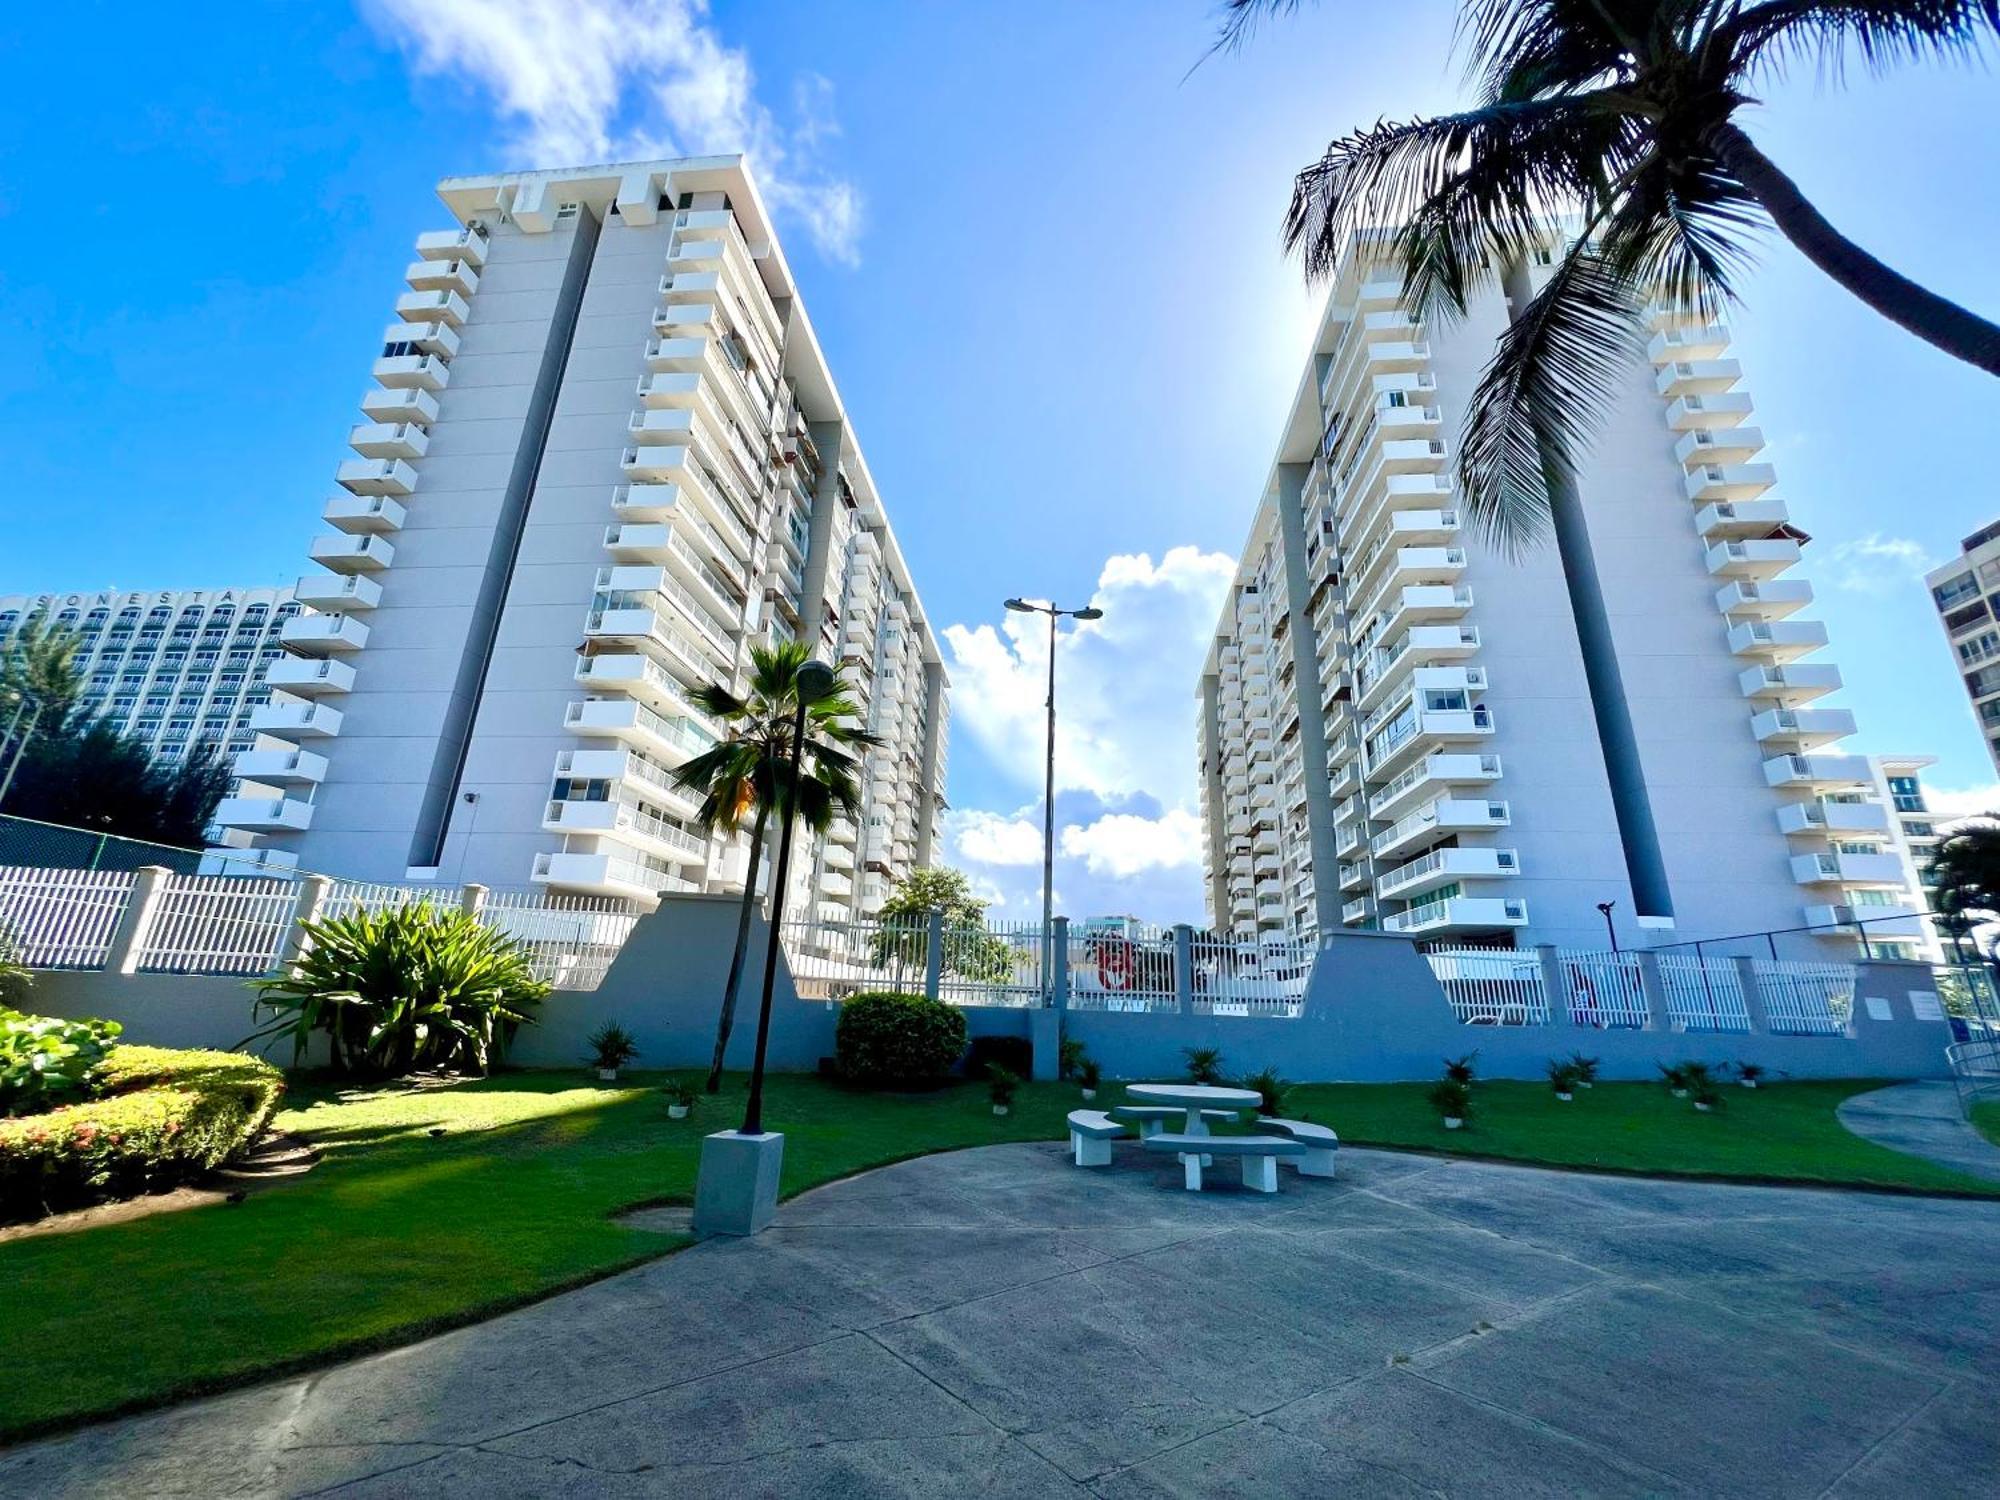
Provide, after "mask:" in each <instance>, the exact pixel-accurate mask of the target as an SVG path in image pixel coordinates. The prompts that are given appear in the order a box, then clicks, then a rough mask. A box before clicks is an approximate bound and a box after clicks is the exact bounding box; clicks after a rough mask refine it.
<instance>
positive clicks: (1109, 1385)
mask: <svg viewBox="0 0 2000 1500" xmlns="http://www.w3.org/2000/svg"><path fill="white" fill-rule="evenodd" d="M1341 1160H1342V1172H1341V1177H1340V1179H1339V1180H1337V1181H1332V1182H1314V1181H1300V1180H1298V1179H1297V1178H1295V1177H1294V1176H1292V1174H1291V1173H1289V1172H1287V1173H1286V1174H1285V1176H1284V1179H1283V1183H1284V1191H1283V1192H1282V1193H1281V1194H1280V1195H1278V1196H1277V1197H1275V1198H1259V1197H1251V1196H1247V1195H1245V1194H1243V1193H1242V1192H1240V1191H1234V1192H1232V1191H1229V1190H1227V1189H1221V1188H1218V1189H1216V1190H1213V1191H1211V1192H1207V1193H1203V1194H1200V1195H1198V1196H1197V1195H1193V1194H1187V1193H1183V1192H1181V1191H1180V1190H1179V1188H1178V1186H1177V1182H1178V1175H1179V1169H1178V1167H1177V1166H1175V1165H1174V1164H1173V1163H1162V1162H1160V1161H1158V1160H1156V1159H1150V1158H1146V1157H1144V1156H1143V1155H1141V1154H1140V1153H1139V1152H1137V1151H1136V1150H1135V1149H1133V1148H1129V1147H1121V1148H1120V1150H1119V1153H1118V1159H1117V1163H1116V1165H1115V1166H1114V1167H1113V1168H1112V1169H1110V1170H1109V1171H1092V1172H1081V1171H1078V1170H1076V1169H1074V1168H1072V1167H1070V1166H1069V1165H1068V1164H1067V1162H1066V1160H1065V1153H1064V1152H1063V1150H1062V1148H1061V1147H1059V1146H1055V1145H1032V1146H995V1147H990V1148H987V1149H985V1150H980V1151H973V1152H965V1153H960V1154H957V1155H952V1156H942V1157H931V1158H927V1159H925V1160H922V1161H915V1162H908V1163H905V1164H903V1165H900V1166H895V1167H889V1168H886V1169H884V1170H882V1171H879V1172H875V1173H871V1174H869V1175H867V1176H863V1177H859V1178H856V1179H854V1180H852V1181H849V1182H845V1183H840V1184H836V1185H834V1186H831V1187H828V1188H824V1189H821V1190H820V1191H818V1192H815V1193H811V1194H808V1195H806V1196H805V1197H803V1198H800V1199H798V1200H796V1201H795V1202H793V1203H791V1204H790V1205H788V1206H787V1207H786V1209H785V1210H784V1213H783V1216H782V1220H781V1226H780V1227H778V1228H776V1229H773V1230H772V1231H771V1232H769V1233H767V1234H765V1235H763V1236H761V1237H760V1238H758V1239H756V1240H754V1241H749V1242H736V1243H726V1242H710V1243H708V1244H704V1245H701V1246H699V1247H697V1248H695V1249H693V1250H690V1251H688V1252H686V1253H684V1254H681V1255H676V1256H673V1257H670V1258H668V1259H666V1260H663V1261H660V1262H657V1263H655V1264H653V1265H650V1266H646V1267H642V1268H641V1269H639V1270H636V1271H632V1272H628V1273H626V1274H624V1275H621V1276H617V1277H614V1278H612V1279H611V1280H608V1281H604V1282H600V1283H598V1284H597V1285H595V1286H592V1287H588V1288H585V1289H583V1290H581V1291H577V1292H573V1293H570V1294H568V1295H566V1296H562V1297H558V1298H553V1299H551V1300H549V1301H547V1302H544V1303H541V1304H538V1305H536V1306H534V1307H530V1308H525V1309H522V1310H521V1311H519V1312H515V1313H512V1314H509V1315H507V1316H505V1317H502V1318H496V1319H494V1320H493V1321H491V1322H488V1323H484V1324H481V1325H480V1326H478V1327H475V1328H469V1329H465V1330H462V1331H460V1332H457V1333H453V1334H448V1335H446V1336H444V1337H441V1338H436V1339H431V1340H429V1341H427V1342H425V1343H422V1344H418V1345H416V1346H414V1347H411V1348H408V1349H404V1350H400V1351H398V1352H395V1353H392V1354H386V1355H380V1356H376V1357H372V1358H369V1359H364V1360H359V1361H356V1362H354V1363H352V1364H347V1365H343V1366H340V1367H338V1368H335V1369H331V1370H328V1371H325V1372H323V1373H322V1374H319V1375H316V1376H312V1377H310V1378H305V1379H296V1380H287V1381H282V1382H279V1383H277V1384H273V1385H268V1386H263V1387H259V1388H257V1389H253V1390H248V1391H243V1392H239V1393H237V1394H234V1395H229V1396H224V1397H219V1398H216V1399H213V1400H210V1401H206V1402H202V1403H198V1404H194V1405H190V1406H185V1407H181V1408H178V1409H175V1410H173V1411H169V1412H164V1413H160V1414H157V1415H153V1416H147V1417H140V1418H135V1419H131V1420H127V1421H123V1422H117V1423H111V1424H107V1425H105V1426H101V1427H97V1428H94V1429H90V1430H88V1431H85V1432H81V1433H78V1434H75V1435H73V1436H70V1437H67V1438H62V1439H58V1440H54V1441H51V1442H47V1443H44V1444H40V1445H37V1446H33V1447H28V1448H24V1449H19V1450H15V1451H13V1452H11V1453H7V1454H4V1455H0V1494H6V1495H10V1496H11V1495H24V1496H26V1495H32V1496H38V1497H40V1496H76V1495H103V1496H113V1495H116V1496H131V1495H141V1494H143V1495H148V1496H159V1495H182V1496H202V1497H209V1496H220V1495H304V1494H318V1493H327V1492H331V1493H335V1494H338V1495H341V1496H343V1497H353V1500H360V1497H378V1496H429V1495H472V1496H478V1497H481V1500H490V1497H504V1496H612V1497H625V1496H652V1495H660V1496H677V1497H703V1496H716V1495H727V1496H736V1495H764V1496H784V1497H788V1500H789V1497H793V1496H864V1495H865V1496H876V1495H910V1496H922V1497H926V1500H933V1497H937V1496H945V1495H949V1496H954V1497H956V1496H960V1495H980V1496H1046V1495H1073V1496H1074V1495H1099V1496H1105V1497H1136V1496H1162V1495H1185V1496H1215V1495H1245V1496H1256V1497H1258V1500H1280V1497H1285V1496H1311V1497H1324V1496H1328V1495H1334V1494H1360V1495H1440V1494H1441V1495H1477V1496H1481V1497H1486V1496H1496V1495H1498V1496H1511V1495H1576V1494H1589V1495H1635V1494H1687V1493H1691V1494H1705V1495H1757V1496H1771V1495H1820V1494H1832V1495H1841V1496H1862V1495H1883V1496H1898V1497H1907V1496H1910V1495H1913V1494H1920V1495H1922V1496H1924V1497H1925V1500H1941V1497H1945V1496H1951V1495H1972V1494H1982V1495H1986V1494H1991V1493H1992V1483H1993V1476H1994V1474H1995V1473H2000V1424H1996V1422H1995V1421H1994V1418H1993V1411H1994V1408H1995V1401H1996V1397H2000V1340H1996V1333H2000V1204H1989V1203H1975V1202H1964V1201H1954V1200H1947V1199H1920V1198H1898V1197H1890V1196H1878V1195H1866V1194H1844V1193H1828V1192H1812V1191H1807V1190H1803V1189H1797V1190H1795V1189H1775V1188H1752V1187H1727V1186H1704V1185H1694V1184H1686V1183H1665V1182H1650V1181H1644V1180H1636V1179H1626V1178H1611V1177H1589V1176H1582V1175H1577V1174H1567V1173H1554V1172H1543V1171H1536V1170H1532V1169H1527V1168H1514V1167H1501V1166H1489V1165H1481V1164H1476V1163H1466V1162H1449V1161H1443V1160H1437V1159H1431V1158H1424V1157H1416V1156H1399V1155H1394V1154H1389V1153H1382V1152H1366V1151H1343V1152H1342V1153H1341Z"/></svg>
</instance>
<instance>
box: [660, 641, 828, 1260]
mask: <svg viewBox="0 0 2000 1500" xmlns="http://www.w3.org/2000/svg"><path fill="white" fill-rule="evenodd" d="M834 682H835V678H834V674H833V668H831V667H829V666H827V665H826V664H825V663H824V662H817V661H809V662H807V663H806V664H805V665H803V666H802V667H800V668H799V673H798V680H797V684H796V687H795V689H794V691H795V693H796V695H797V702H796V703H795V704H794V705H793V709H792V743H791V745H790V747H789V763H788V764H787V766H786V768H785V782H784V786H785V801H784V812H783V815H782V817H781V818H780V820H779V825H778V865H777V869H776V870H775V871H774V872H773V876H772V878H773V880H774V881H775V882H776V889H775V890H774V891H773V892H772V894H771V937H770V943H769V945H768V946H767V947H766V948H765V950H764V986H763V995H762V997H761V998H760V1000H759V1003H758V1008H757V1050H756V1052H755V1053H754V1054H753V1055H752V1057H751V1062H750V1098H749V1101H748V1102H747V1103H746V1104H745V1105H744V1108H743V1126H742V1128H741V1129H739V1130H718V1131H716V1132H715V1133H714V1134H713V1135H710V1136H708V1137H707V1138H706V1139H704V1140H703V1141H702V1143H701V1168H700V1171H699V1173H698V1174H697V1176H696V1178H695V1189H694V1231H695V1233H696V1234H703V1235H707V1234H737V1235H741V1234H755V1233H757V1231H758V1230H760V1229H762V1228H764V1226H765V1225H767V1224H769V1223H770V1222H771V1219H772V1217H773V1215H775V1214H776V1212H777V1208H778V1174H779V1171H780V1169H781V1168H782V1167H783V1166H784V1160H785V1138H784V1136H783V1135H781V1134H778V1133H777V1132H775V1131H772V1132H766V1131H765V1129H764V1058H765V1053H766V1051H767V1050H768V1048H769V1046H770V1042H771V995H772V987H773V985H774V984H775V982H776V980H777V976H778V941H779V937H780V934H781V933H782V931H783V928H784V921H785V887H786V886H787V885H788V884H790V882H791V873H792V823H793V821H794V819H795V818H796V817H797V816H798V810H799V768H800V765H801V763H802V762H803V760H804V758H805V739H806V712H807V710H808V709H810V708H811V707H812V705H813V704H815V703H817V702H818V701H819V700H820V699H822V698H824V697H826V696H827V695H828V694H829V693H831V692H832V691H833V688H834Z"/></svg>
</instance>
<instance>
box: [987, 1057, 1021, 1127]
mask: <svg viewBox="0 0 2000 1500" xmlns="http://www.w3.org/2000/svg"><path fill="white" fill-rule="evenodd" d="M1020 1086H1021V1080H1020V1079H1019V1078H1017V1077H1015V1076H1014V1075H1013V1074H1012V1073H1009V1072H1008V1071H1007V1070H1006V1069H1005V1068H1003V1067H1001V1066H1000V1064H998V1063H988V1064H987V1065H986V1094H987V1097H988V1098H990V1099H991V1100H992V1101H993V1113H994V1114H996V1115H1004V1114H1006V1113H1007V1111H1008V1110H1009V1109H1011V1108H1012V1107H1013V1104H1014V1090H1015V1089H1017V1088H1019V1087H1020Z"/></svg>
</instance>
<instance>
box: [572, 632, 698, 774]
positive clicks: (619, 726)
mask: <svg viewBox="0 0 2000 1500" xmlns="http://www.w3.org/2000/svg"><path fill="white" fill-rule="evenodd" d="M600 659H601V658H600ZM563 728H565V729H567V730H568V731H569V732H570V733H571V734H575V735H581V736H584V737H586V738H587V737H591V736H597V735H602V736H605V737H606V738H610V739H615V740H618V741H621V742H622V743H624V744H628V745H632V746H634V747H636V748H638V749H642V750H644V751H646V752H647V753H648V754H649V755H652V756H653V757H655V758H656V759H658V760H660V761H662V762H664V763H665V764H666V765H668V766H677V765H680V764H681V763H682V762H683V761H686V760H689V759H690V758H692V757H694V756H697V755H700V754H701V753H702V752H703V751H704V750H707V749H709V748H710V747H711V746H712V745H714V744H715V737H714V736H713V735H711V734H709V732H708V731H707V730H705V729H704V728H702V726H701V725H700V724H699V723H697V722H696V721H695V720H694V719H692V718H686V717H682V716H678V715H677V716H675V717H672V718H669V717H668V716H667V715H665V714H661V713H658V712H656V711H655V710H653V709H650V708H648V707H647V706H646V705H645V704H643V703H640V702H637V701H635V700H633V699H630V698H586V699H584V700H583V701H582V702H580V703H572V704H570V705H569V707H568V708H567V709H565V710H564V712H563Z"/></svg>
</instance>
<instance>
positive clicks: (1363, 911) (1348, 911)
mask: <svg viewBox="0 0 2000 1500" xmlns="http://www.w3.org/2000/svg"><path fill="white" fill-rule="evenodd" d="M1340 920H1341V921H1342V922H1344V923H1346V924H1348V925H1349V926H1353V925H1356V924H1358V923H1361V922H1365V921H1367V920H1368V898H1367V897H1366V896H1363V897H1360V898H1359V899H1358V900H1354V901H1343V902H1342V903H1341V904H1340Z"/></svg>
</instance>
